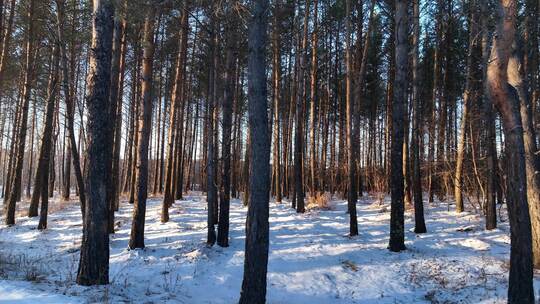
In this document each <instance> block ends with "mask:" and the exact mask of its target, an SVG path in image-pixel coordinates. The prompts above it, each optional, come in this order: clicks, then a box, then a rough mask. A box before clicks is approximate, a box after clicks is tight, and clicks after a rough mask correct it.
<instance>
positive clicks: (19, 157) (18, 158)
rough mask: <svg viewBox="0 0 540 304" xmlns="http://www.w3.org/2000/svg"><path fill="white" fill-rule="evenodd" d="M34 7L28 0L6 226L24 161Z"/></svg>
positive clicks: (10, 219) (11, 220)
mask: <svg viewBox="0 0 540 304" xmlns="http://www.w3.org/2000/svg"><path fill="white" fill-rule="evenodd" d="M34 8H35V0H31V1H30V5H29V8H28V30H27V33H26V34H27V40H26V49H25V52H26V66H25V68H26V71H25V73H24V74H25V76H24V87H23V94H22V100H21V102H22V103H21V109H20V123H19V132H18V134H17V141H16V148H17V150H16V151H17V153H16V155H14V156H13V157H15V161H14V167H13V170H12V174H11V176H10V179H9V183H10V184H11V185H10V187H9V192H8V193H7V195H6V197H5V200H4V205H6V216H5V217H6V218H5V223H6V225H7V226H11V225H14V224H15V209H16V206H15V204H16V202H17V200H18V199H19V196H20V194H21V193H20V186H21V179H22V170H23V162H24V149H25V146H26V133H27V127H26V126H27V123H28V108H29V105H30V96H31V93H32V83H33V78H34V77H33V76H34V75H33V74H34V73H33V70H34V64H35V63H34V61H33V59H34V58H33V57H34V56H33V55H34V20H33V18H34Z"/></svg>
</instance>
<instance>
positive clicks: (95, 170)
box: [77, 0, 114, 285]
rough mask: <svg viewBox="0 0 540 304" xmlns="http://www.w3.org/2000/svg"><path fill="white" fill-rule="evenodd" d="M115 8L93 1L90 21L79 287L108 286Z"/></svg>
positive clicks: (108, 2)
mask: <svg viewBox="0 0 540 304" xmlns="http://www.w3.org/2000/svg"><path fill="white" fill-rule="evenodd" d="M113 15H114V5H113V2H112V1H111V0H95V1H94V7H93V18H92V20H93V21H92V45H91V48H90V56H89V57H90V58H89V71H88V83H87V96H86V104H87V109H88V118H87V119H88V121H87V158H88V169H87V171H86V189H87V190H88V202H87V204H86V205H85V219H84V221H83V237H82V243H81V259H80V261H79V269H78V273H77V283H78V284H80V285H101V284H108V283H109V233H108V209H109V208H108V204H107V203H108V201H107V187H108V185H109V182H110V180H109V176H110V166H108V164H109V162H108V159H109V158H110V155H109V154H110V153H109V149H107V148H104V147H110V146H111V145H112V142H111V134H109V133H111V132H110V130H111V128H110V124H111V119H110V117H109V111H108V110H109V102H110V101H109V88H110V80H111V77H110V74H111V52H112V34H113V20H114V19H113Z"/></svg>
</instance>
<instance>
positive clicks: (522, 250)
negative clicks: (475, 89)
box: [487, 0, 534, 303]
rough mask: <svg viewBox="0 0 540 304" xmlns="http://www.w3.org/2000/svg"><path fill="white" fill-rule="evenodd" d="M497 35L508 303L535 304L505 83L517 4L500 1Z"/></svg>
mask: <svg viewBox="0 0 540 304" xmlns="http://www.w3.org/2000/svg"><path fill="white" fill-rule="evenodd" d="M497 13H498V20H499V23H498V24H497V28H496V33H495V35H494V38H493V46H492V49H491V56H490V60H489V65H488V70H487V81H488V83H487V85H488V88H489V93H490V97H491V99H492V100H493V103H494V104H495V106H496V107H497V110H498V111H499V112H500V114H501V118H502V123H503V126H504V135H505V136H504V137H505V153H506V157H507V159H511V160H512V161H511V162H509V163H508V164H507V170H508V172H507V174H508V178H507V194H506V197H507V205H508V216H509V219H510V241H511V245H510V277H509V286H508V303H534V291H533V267H532V266H533V263H532V248H531V242H532V237H531V221H530V217H529V209H528V206H527V193H526V191H527V190H526V189H527V177H526V161H525V157H524V155H525V147H524V142H523V127H522V121H521V116H520V110H519V107H520V105H519V100H518V99H517V96H516V94H515V91H514V92H513V91H512V88H511V86H510V85H509V82H508V80H509V79H508V61H509V59H510V56H511V53H512V44H513V43H515V37H516V15H517V1H515V0H500V2H499V3H498V7H497Z"/></svg>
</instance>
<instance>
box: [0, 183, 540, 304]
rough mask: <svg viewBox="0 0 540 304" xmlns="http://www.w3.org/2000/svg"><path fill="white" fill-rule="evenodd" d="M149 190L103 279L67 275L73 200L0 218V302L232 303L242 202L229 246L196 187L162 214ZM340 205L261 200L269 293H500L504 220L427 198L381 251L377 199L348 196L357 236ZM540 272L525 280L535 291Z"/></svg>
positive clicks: (369, 299)
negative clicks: (215, 230) (13, 218)
mask: <svg viewBox="0 0 540 304" xmlns="http://www.w3.org/2000/svg"><path fill="white" fill-rule="evenodd" d="M160 203H161V201H160V200H159V199H150V200H149V202H148V209H147V210H148V211H147V215H146V234H145V242H146V246H147V247H146V249H145V250H131V251H130V250H128V249H127V243H128V239H129V232H130V228H131V209H132V208H131V206H130V205H128V204H123V206H122V207H121V210H120V211H119V212H118V215H117V218H116V220H117V222H118V223H117V231H116V233H115V234H114V235H112V236H111V256H110V279H111V284H110V285H108V286H102V287H82V286H78V285H76V284H75V283H74V280H75V273H76V270H77V264H78V259H79V246H80V238H81V237H80V236H81V219H80V209H79V207H78V206H77V205H75V204H68V205H67V206H65V208H61V209H59V210H57V211H56V212H54V213H52V214H51V215H50V217H49V228H48V229H47V230H46V231H43V232H40V231H38V230H37V229H36V226H37V223H38V219H26V218H22V219H19V220H18V222H17V225H16V226H14V227H9V228H8V227H6V226H3V225H2V226H0V303H36V302H40V303H81V302H82V303H103V302H111V303H124V302H125V303H235V302H237V301H238V297H239V292H240V285H241V282H242V271H243V257H244V252H243V250H244V224H245V214H246V208H245V207H244V206H242V204H241V202H240V201H238V200H233V202H232V206H231V231H230V233H231V235H230V236H231V241H230V247H228V248H221V247H218V246H217V245H216V246H214V247H212V248H207V247H206V246H205V237H206V210H205V206H206V203H205V198H204V197H203V196H200V195H199V194H197V193H191V194H190V195H188V196H186V197H185V199H184V200H182V201H177V202H175V204H174V206H173V207H172V208H171V212H170V214H171V220H170V222H169V223H166V224H161V223H160V221H159V212H160ZM345 210H346V204H345V202H343V201H336V202H335V206H334V208H333V210H329V211H324V210H318V211H310V212H307V213H305V214H297V213H295V212H294V210H292V209H291V208H290V206H289V203H283V204H279V205H278V204H275V203H271V210H270V215H271V217H270V222H271V231H270V259H269V265H268V296H267V302H268V303H274V304H278V303H283V304H285V303H287V304H289V303H310V304H315V303H321V304H326V303H504V302H505V299H506V288H507V274H508V256H509V242H510V240H509V236H508V235H509V229H508V225H507V223H502V224H500V228H499V229H496V230H493V231H485V230H484V229H483V227H484V221H483V219H482V216H480V215H477V214H473V213H463V214H460V215H456V214H455V213H454V212H452V211H450V212H448V211H447V205H446V204H445V203H444V204H443V203H439V204H437V205H433V206H426V223H427V227H428V233H427V234H423V235H416V234H414V233H413V232H412V228H413V225H414V224H413V221H412V213H411V212H410V211H408V212H407V214H406V218H407V219H406V231H407V232H406V246H407V248H408V250H406V251H404V252H402V253H391V252H389V251H388V250H387V249H386V246H387V242H388V226H389V224H388V223H389V217H390V214H389V212H388V210H389V207H388V202H384V203H382V204H380V203H377V202H376V201H375V199H374V198H365V199H363V200H361V201H359V203H358V220H359V230H360V235H359V236H358V237H354V238H349V237H348V236H347V233H348V215H347V214H346V213H345ZM539 287H540V279H536V280H535V290H537V292H536V293H537V294H536V296H537V297H538V296H539V293H538V289H539Z"/></svg>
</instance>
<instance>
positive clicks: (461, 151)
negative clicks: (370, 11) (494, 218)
mask: <svg viewBox="0 0 540 304" xmlns="http://www.w3.org/2000/svg"><path fill="white" fill-rule="evenodd" d="M469 6H470V10H471V12H470V13H469V14H470V16H469V52H468V55H467V75H466V77H467V80H466V83H465V92H463V108H462V112H461V124H460V127H459V141H458V147H457V155H456V172H455V175H454V198H455V200H456V212H457V213H461V212H463V209H464V208H463V196H462V191H463V190H462V187H463V178H462V175H463V159H464V157H465V140H466V134H467V124H468V123H469V122H468V118H469V117H468V116H469V103H470V100H471V97H473V96H471V95H472V94H473V93H474V92H473V81H474V79H473V77H474V74H473V72H474V65H475V64H476V62H475V58H474V55H475V54H474V49H475V48H476V40H477V35H478V26H477V23H476V21H475V20H476V17H477V14H476V9H477V6H476V2H475V0H471V1H470V2H469Z"/></svg>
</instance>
